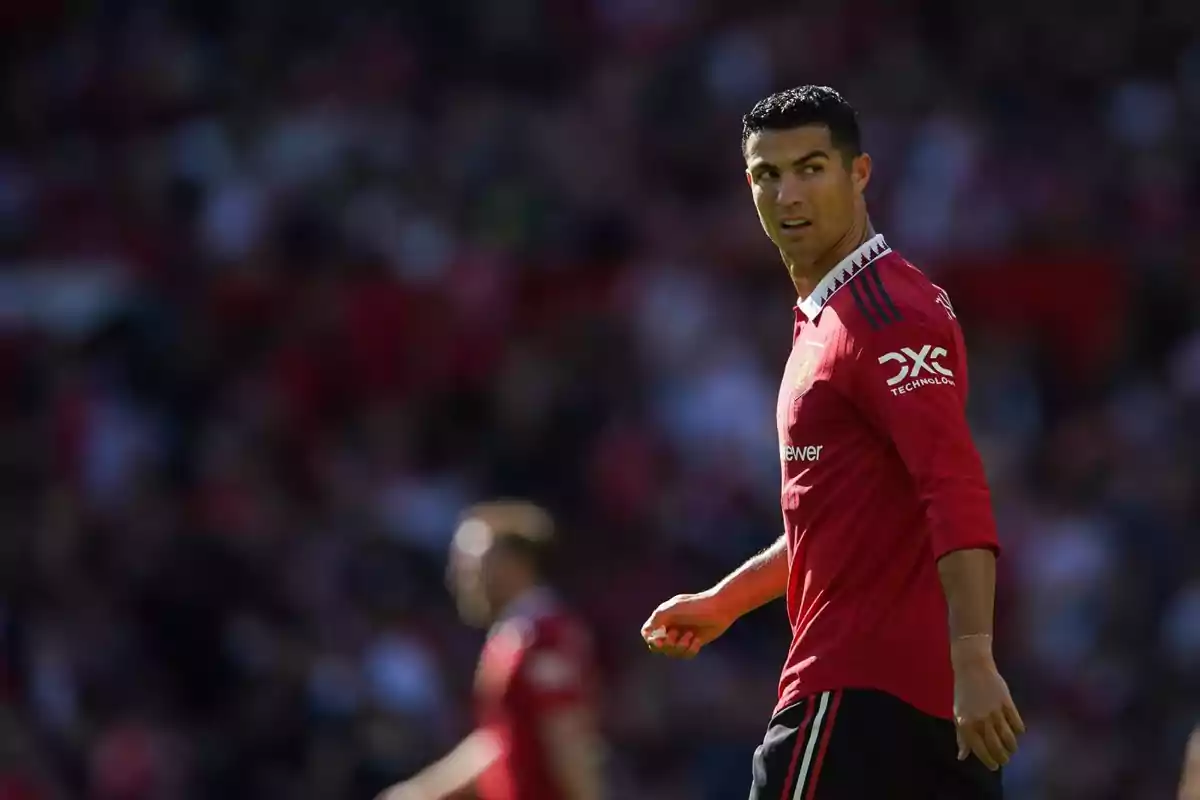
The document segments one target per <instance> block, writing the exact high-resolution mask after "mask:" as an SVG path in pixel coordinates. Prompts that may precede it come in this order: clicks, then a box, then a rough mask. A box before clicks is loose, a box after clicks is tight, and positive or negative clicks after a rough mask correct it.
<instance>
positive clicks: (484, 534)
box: [447, 520, 493, 626]
mask: <svg viewBox="0 0 1200 800" xmlns="http://www.w3.org/2000/svg"><path fill="white" fill-rule="evenodd" d="M492 542H493V536H492V529H491V528H489V527H488V526H487V525H486V524H485V523H483V522H482V521H480V520H467V521H466V522H464V523H463V524H462V525H460V526H459V528H458V530H457V531H456V532H455V534H454V542H453V544H452V545H451V547H450V564H449V570H448V574H447V582H448V583H449V585H450V591H451V592H452V593H453V594H454V600H455V602H456V604H457V605H458V613H459V615H460V616H461V617H462V618H463V620H464V621H466V622H467V623H469V624H471V625H480V626H484V625H488V624H490V623H491V620H492V615H493V604H492V602H491V592H490V591H489V587H488V584H489V581H488V573H489V563H490V561H491V560H492V558H491V556H492V555H493V547H492Z"/></svg>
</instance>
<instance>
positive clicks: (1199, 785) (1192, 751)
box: [1179, 726, 1200, 800]
mask: <svg viewBox="0 0 1200 800" xmlns="http://www.w3.org/2000/svg"><path fill="white" fill-rule="evenodd" d="M1179 800H1200V726H1197V727H1196V729H1195V730H1194V731H1192V735H1191V738H1190V739H1188V744H1187V752H1186V753H1184V756H1183V774H1182V775H1181V776H1180V778H1179Z"/></svg>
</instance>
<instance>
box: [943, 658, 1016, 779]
mask: <svg viewBox="0 0 1200 800" xmlns="http://www.w3.org/2000/svg"><path fill="white" fill-rule="evenodd" d="M955 645H958V647H955V646H952V660H953V662H954V723H955V726H956V728H957V730H958V759H959V760H960V761H962V760H963V759H965V758H966V757H967V756H968V755H970V754H971V753H974V754H975V756H976V757H977V758H978V759H979V760H980V761H982V762H983V763H984V765H985V766H987V768H988V769H990V770H993V771H995V770H998V769H1000V767H1002V766H1004V765H1005V764H1007V763H1008V760H1009V759H1010V758H1012V755H1013V753H1015V752H1016V751H1017V737H1018V736H1020V735H1021V734H1023V733H1025V723H1024V722H1023V721H1022V720H1021V715H1020V714H1019V713H1018V712H1017V707H1016V704H1014V703H1013V699H1012V695H1011V694H1010V693H1009V691H1008V684H1007V683H1005V682H1004V678H1002V677H1001V676H1000V671H999V670H998V669H997V668H996V662H995V660H994V659H993V658H992V651H991V642H990V641H987V642H980V643H976V642H963V643H961V644H960V643H958V642H956V643H955Z"/></svg>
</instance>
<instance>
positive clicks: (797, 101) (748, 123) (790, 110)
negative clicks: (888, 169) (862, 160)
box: [742, 86, 862, 160]
mask: <svg viewBox="0 0 1200 800" xmlns="http://www.w3.org/2000/svg"><path fill="white" fill-rule="evenodd" d="M805 125H824V126H825V127H827V128H829V139H830V141H832V142H833V146H834V147H836V148H837V149H838V150H839V151H840V152H841V153H842V155H843V156H844V157H845V158H846V159H847V160H849V159H852V158H856V157H857V156H860V155H862V136H861V134H860V133H859V130H858V112H857V111H855V110H854V107H853V106H852V105H850V104H849V103H847V102H846V99H845V98H844V97H842V96H841V95H840V94H838V92H837V91H836V90H834V89H831V88H829V87H828V86H797V87H795V88H792V89H784V90H783V91H782V92H776V93H775V94H773V95H771V96H770V97H764V98H763V99H762V100H759V101H758V102H757V103H755V104H754V108H752V109H750V113H748V114H746V115H745V116H744V117H742V153H743V155H744V154H745V152H746V142H747V141H749V140H750V137H751V136H752V135H754V134H756V133H761V132H762V131H784V130H788V129H790V128H801V127H804V126H805Z"/></svg>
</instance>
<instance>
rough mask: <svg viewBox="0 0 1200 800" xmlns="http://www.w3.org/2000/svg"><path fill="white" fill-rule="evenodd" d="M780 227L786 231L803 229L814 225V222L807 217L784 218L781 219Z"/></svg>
mask: <svg viewBox="0 0 1200 800" xmlns="http://www.w3.org/2000/svg"><path fill="white" fill-rule="evenodd" d="M779 227H780V228H782V229H783V230H785V231H802V230H804V229H805V228H809V227H812V222H810V221H809V220H806V219H800V218H796V219H784V220H780V221H779Z"/></svg>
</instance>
